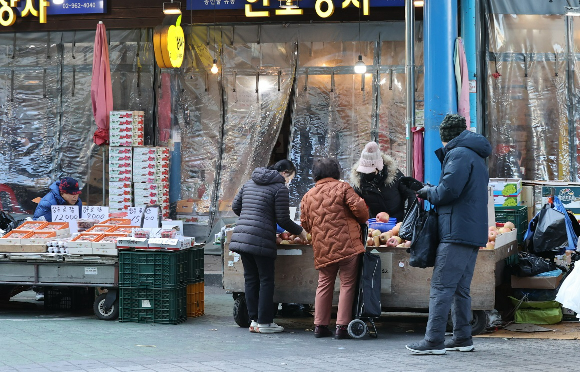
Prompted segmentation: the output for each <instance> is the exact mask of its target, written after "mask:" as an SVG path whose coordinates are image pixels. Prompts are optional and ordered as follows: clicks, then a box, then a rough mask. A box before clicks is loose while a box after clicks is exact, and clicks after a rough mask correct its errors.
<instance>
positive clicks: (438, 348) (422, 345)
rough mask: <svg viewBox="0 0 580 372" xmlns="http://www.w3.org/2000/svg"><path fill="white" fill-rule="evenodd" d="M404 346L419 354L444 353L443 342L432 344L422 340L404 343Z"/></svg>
mask: <svg viewBox="0 0 580 372" xmlns="http://www.w3.org/2000/svg"><path fill="white" fill-rule="evenodd" d="M405 347H406V348H407V350H409V351H410V352H412V353H413V354H419V355H443V354H445V353H446V351H445V345H444V344H443V342H442V343H440V344H432V343H430V342H427V341H425V340H423V341H420V342H416V343H414V344H410V345H406V346H405Z"/></svg>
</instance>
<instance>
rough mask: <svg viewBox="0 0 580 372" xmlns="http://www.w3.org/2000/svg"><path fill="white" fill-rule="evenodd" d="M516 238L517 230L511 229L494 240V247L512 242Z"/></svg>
mask: <svg viewBox="0 0 580 372" xmlns="http://www.w3.org/2000/svg"><path fill="white" fill-rule="evenodd" d="M517 238H518V229H513V230H512V231H510V232H508V233H503V234H499V235H498V236H497V237H496V238H495V246H496V247H501V246H504V245H506V244H508V243H511V242H513V241H516V240H517Z"/></svg>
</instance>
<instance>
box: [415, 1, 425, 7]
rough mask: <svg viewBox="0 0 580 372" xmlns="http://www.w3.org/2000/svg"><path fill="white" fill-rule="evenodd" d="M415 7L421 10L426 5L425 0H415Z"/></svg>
mask: <svg viewBox="0 0 580 372" xmlns="http://www.w3.org/2000/svg"><path fill="white" fill-rule="evenodd" d="M413 5H415V8H421V7H423V6H424V5H425V2H424V1H423V0H415V1H413Z"/></svg>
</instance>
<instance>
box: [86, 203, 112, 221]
mask: <svg viewBox="0 0 580 372" xmlns="http://www.w3.org/2000/svg"><path fill="white" fill-rule="evenodd" d="M83 218H87V219H91V220H99V221H104V220H106V219H108V218H109V207H93V206H86V205H83Z"/></svg>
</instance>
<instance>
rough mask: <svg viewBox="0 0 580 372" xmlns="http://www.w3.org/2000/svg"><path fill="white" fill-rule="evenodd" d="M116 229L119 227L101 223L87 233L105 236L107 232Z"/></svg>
mask: <svg viewBox="0 0 580 372" xmlns="http://www.w3.org/2000/svg"><path fill="white" fill-rule="evenodd" d="M116 227H117V225H110V224H101V223H99V224H96V225H94V226H93V227H91V228H90V229H88V230H87V232H90V233H99V234H104V233H106V232H112V231H113V230H114V229H115V228H116Z"/></svg>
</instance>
